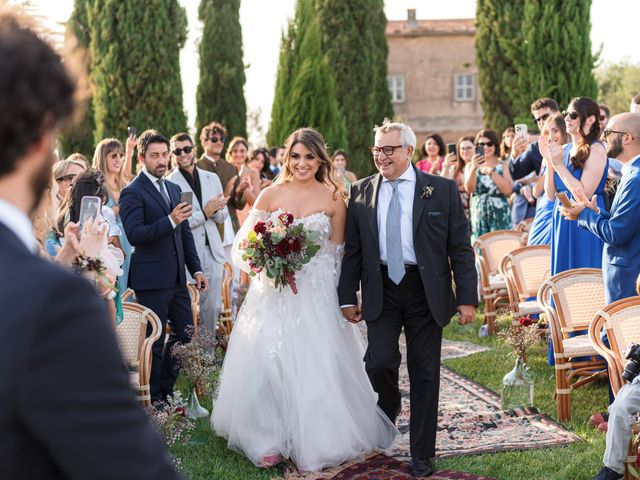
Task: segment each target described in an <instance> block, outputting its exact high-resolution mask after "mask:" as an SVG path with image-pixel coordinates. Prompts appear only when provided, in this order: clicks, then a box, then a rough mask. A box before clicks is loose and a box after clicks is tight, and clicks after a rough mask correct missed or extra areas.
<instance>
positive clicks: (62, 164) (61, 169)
mask: <svg viewBox="0 0 640 480" xmlns="http://www.w3.org/2000/svg"><path fill="white" fill-rule="evenodd" d="M69 165H75V166H76V167H80V168H81V169H82V171H85V170H86V169H87V167H86V166H85V165H84V163H82V162H81V161H78V160H70V159H66V160H58V161H57V162H56V163H54V164H53V168H52V169H51V170H52V172H53V179H54V180H57V179H58V178H60V177H63V176H64V175H65V172H66V171H67V168H69Z"/></svg>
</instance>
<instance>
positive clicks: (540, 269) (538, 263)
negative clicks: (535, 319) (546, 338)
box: [499, 245, 551, 316]
mask: <svg viewBox="0 0 640 480" xmlns="http://www.w3.org/2000/svg"><path fill="white" fill-rule="evenodd" d="M499 271H500V273H501V275H502V276H503V278H505V279H506V281H507V290H508V291H509V302H510V303H511V304H512V305H514V306H515V307H516V308H517V313H518V315H520V316H523V315H538V314H540V313H542V309H541V308H540V305H539V304H538V302H537V300H528V299H529V298H531V297H535V296H536V295H537V294H538V290H539V289H540V286H541V285H542V284H543V282H544V281H545V280H546V279H547V278H549V273H550V271H551V247H549V245H530V246H527V247H521V248H517V249H515V250H513V251H512V252H509V253H507V254H506V255H505V256H504V257H502V260H501V261H500V267H499Z"/></svg>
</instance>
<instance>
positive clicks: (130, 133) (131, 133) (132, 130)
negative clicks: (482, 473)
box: [127, 127, 138, 137]
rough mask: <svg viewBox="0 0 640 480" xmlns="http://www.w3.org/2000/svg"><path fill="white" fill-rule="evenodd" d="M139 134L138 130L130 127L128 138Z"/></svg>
mask: <svg viewBox="0 0 640 480" xmlns="http://www.w3.org/2000/svg"><path fill="white" fill-rule="evenodd" d="M137 134H138V129H137V128H136V127H129V128H127V136H128V137H130V136H131V135H137Z"/></svg>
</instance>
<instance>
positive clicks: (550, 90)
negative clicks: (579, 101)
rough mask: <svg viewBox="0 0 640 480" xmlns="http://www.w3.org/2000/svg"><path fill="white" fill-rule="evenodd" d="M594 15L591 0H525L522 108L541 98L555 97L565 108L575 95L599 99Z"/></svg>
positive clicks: (520, 67) (521, 64)
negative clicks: (592, 24) (593, 45)
mask: <svg viewBox="0 0 640 480" xmlns="http://www.w3.org/2000/svg"><path fill="white" fill-rule="evenodd" d="M590 15H591V0H575V1H572V2H566V1H564V0H526V1H525V11H524V23H523V33H524V39H525V43H524V56H523V61H522V62H520V63H519V68H518V70H519V78H520V92H522V94H521V96H520V109H521V110H525V109H526V110H525V111H526V112H528V108H529V104H530V103H531V101H532V100H534V99H536V98H539V97H551V98H553V99H555V100H556V101H557V102H558V104H559V105H560V107H561V108H564V107H566V106H567V105H568V104H569V101H570V100H571V98H573V97H577V96H586V97H591V98H594V99H596V98H597V95H598V85H597V83H596V80H595V76H594V71H593V70H594V64H595V61H596V58H594V55H593V53H592V51H591V16H590Z"/></svg>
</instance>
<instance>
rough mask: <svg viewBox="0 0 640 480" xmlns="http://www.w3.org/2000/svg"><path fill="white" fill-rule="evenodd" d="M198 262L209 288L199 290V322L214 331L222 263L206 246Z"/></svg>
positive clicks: (219, 299) (220, 290)
mask: <svg viewBox="0 0 640 480" xmlns="http://www.w3.org/2000/svg"><path fill="white" fill-rule="evenodd" d="M200 263H201V266H202V273H203V274H204V276H205V277H206V278H207V280H208V281H209V290H208V291H207V292H203V291H200V324H201V325H202V326H204V327H206V328H207V329H208V330H210V331H212V332H215V331H216V323H217V322H218V313H219V312H220V305H221V303H222V264H221V263H220V262H217V261H216V260H215V259H214V258H213V255H211V250H210V249H209V248H208V247H205V249H204V252H203V253H202V255H200Z"/></svg>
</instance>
